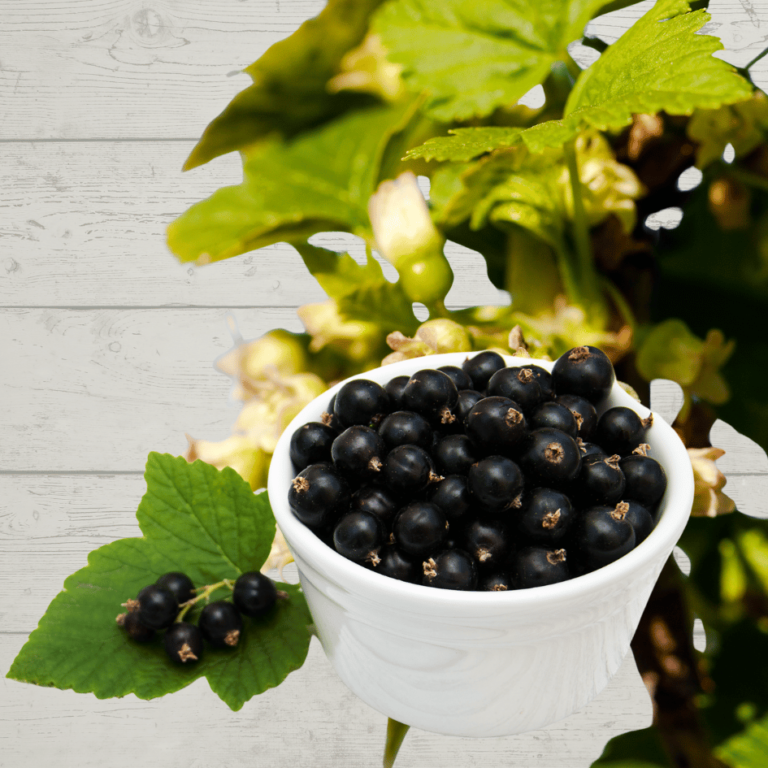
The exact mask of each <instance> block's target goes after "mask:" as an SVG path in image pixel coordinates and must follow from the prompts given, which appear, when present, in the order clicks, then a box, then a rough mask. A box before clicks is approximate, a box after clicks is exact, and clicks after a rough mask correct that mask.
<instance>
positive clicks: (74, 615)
mask: <svg viewBox="0 0 768 768" xmlns="http://www.w3.org/2000/svg"><path fill="white" fill-rule="evenodd" d="M145 477H146V480H147V492H146V494H145V495H144V498H143V499H142V500H141V503H140V505H139V509H138V512H137V515H136V516H137V519H138V522H139V526H140V528H141V530H142V533H143V534H144V535H143V537H142V538H133V539H121V540H120V541H116V542H113V543H112V544H107V545H106V546H104V547H101V548H99V549H97V550H95V551H93V552H91V554H90V555H89V557H88V565H87V567H85V568H83V569H81V570H79V571H77V572H76V573H74V574H72V575H71V576H69V577H68V578H67V579H66V581H65V582H64V591H63V592H61V593H60V594H59V595H58V596H57V597H56V598H55V599H54V600H53V602H52V603H51V605H50V606H49V607H48V610H47V612H46V613H45V615H44V616H43V617H42V619H41V620H40V624H39V626H38V628H37V629H36V630H35V631H34V632H32V634H31V635H30V638H29V640H28V641H27V643H26V644H25V645H24V647H23V648H22V649H21V652H20V653H19V655H18V656H17V657H16V659H15V661H14V662H13V666H12V667H11V669H10V671H9V672H8V677H10V678H12V679H15V680H20V681H23V682H29V683H35V684H37V685H48V686H55V687H57V688H63V689H72V690H74V691H77V692H78V693H94V694H95V695H96V696H97V697H98V698H100V699H103V698H108V697H113V696H118V697H119V696H125V695H126V694H129V693H133V694H135V695H136V696H137V697H138V698H140V699H152V698H156V697H158V696H163V695H165V694H167V693H172V692H173V691H177V690H179V689H181V688H184V687H185V686H187V685H189V684H190V683H192V682H193V681H194V680H197V679H198V678H200V677H206V678H207V679H208V682H209V684H210V686H211V688H212V689H213V690H214V691H215V692H216V693H217V694H218V695H219V696H220V697H221V699H222V700H223V701H224V702H225V703H226V704H227V705H228V706H230V707H231V708H232V709H235V710H237V709H240V708H241V707H242V706H243V704H244V703H245V702H246V701H248V700H249V699H250V698H251V697H252V696H254V695H256V694H258V693H262V692H263V691H265V690H267V689H268V688H271V687H274V686H276V685H278V684H279V683H280V682H282V680H283V679H284V678H285V677H286V675H287V674H288V673H289V672H291V671H292V670H294V669H298V667H300V666H301V665H302V663H303V662H304V659H305V658H306V654H307V650H308V648H309V639H310V635H309V632H308V629H307V627H308V625H309V624H310V623H311V621H312V619H311V616H310V614H309V611H308V609H307V605H306V602H305V600H304V596H303V595H302V593H301V590H300V588H299V587H298V586H291V585H287V584H280V585H279V588H280V589H282V590H284V591H286V592H287V593H288V595H289V596H288V598H287V599H282V600H278V604H277V606H276V607H275V610H274V612H273V613H271V614H270V615H269V616H268V617H266V618H264V619H262V620H253V619H248V618H245V617H244V629H243V633H242V635H241V640H240V642H239V643H238V645H237V647H236V648H234V649H227V650H217V649H214V648H211V647H206V649H205V653H204V655H203V657H202V658H201V659H200V661H198V662H197V663H195V664H194V665H191V666H186V665H179V664H174V663H173V662H172V661H171V660H170V659H169V658H168V657H167V655H166V653H165V651H164V649H163V647H162V638H156V639H155V640H154V641H153V642H151V643H148V644H139V643H135V642H133V641H131V640H130V639H129V638H128V635H127V634H126V633H125V631H124V630H122V629H121V628H120V627H119V626H118V625H117V624H116V623H115V617H116V615H117V614H118V613H120V611H121V604H122V603H124V602H125V601H126V600H127V599H129V598H134V597H135V596H136V594H137V593H138V592H139V590H140V589H142V588H143V587H145V586H146V585H148V584H152V583H154V582H155V580H156V579H157V578H158V577H159V576H161V575H162V574H163V573H166V572H168V571H182V572H184V573H186V574H187V575H188V576H189V577H190V578H191V579H192V581H193V582H194V583H195V584H197V585H203V584H208V583H218V582H219V581H221V580H222V579H225V578H229V579H236V578H237V577H238V576H239V575H240V574H241V573H244V572H246V571H254V570H258V569H259V568H260V567H261V566H262V565H263V564H264V562H265V560H266V558H267V555H268V554H269V550H270V545H271V543H272V539H273V538H274V534H275V521H274V517H273V516H272V511H271V509H270V506H269V502H268V500H267V495H266V493H261V494H259V495H254V494H253V492H252V491H251V489H250V487H249V486H248V484H247V483H246V482H245V481H244V480H243V479H242V478H241V477H240V476H239V475H238V474H237V473H236V472H235V471H234V470H232V469H229V468H226V469H224V470H222V471H219V470H217V469H215V468H214V467H212V466H210V465H209V464H205V463H203V462H201V461H196V462H195V463H194V464H189V463H187V461H186V460H185V459H183V458H176V457H172V456H168V455H161V454H157V453H151V454H150V455H149V459H148V461H147V469H146V474H145ZM227 592H228V590H226V589H223V590H222V592H221V593H219V594H215V595H214V596H215V597H216V598H224V597H226V593H227Z"/></svg>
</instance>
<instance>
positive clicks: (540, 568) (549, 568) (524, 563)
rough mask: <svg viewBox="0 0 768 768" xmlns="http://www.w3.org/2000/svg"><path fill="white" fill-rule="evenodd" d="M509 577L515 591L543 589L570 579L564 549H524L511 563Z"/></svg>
mask: <svg viewBox="0 0 768 768" xmlns="http://www.w3.org/2000/svg"><path fill="white" fill-rule="evenodd" d="M510 577H511V580H512V584H513V585H514V587H515V589H530V588H532V587H545V586H547V585H548V584H558V583H560V582H562V581H567V580H568V579H570V578H571V572H570V569H569V568H568V555H567V552H566V551H565V549H562V548H561V549H546V548H545V547H525V548H524V549H521V550H520V551H519V552H517V554H516V555H515V556H514V558H513V559H512V561H511V567H510Z"/></svg>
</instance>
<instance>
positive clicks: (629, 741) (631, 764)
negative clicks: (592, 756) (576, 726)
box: [592, 727, 670, 768]
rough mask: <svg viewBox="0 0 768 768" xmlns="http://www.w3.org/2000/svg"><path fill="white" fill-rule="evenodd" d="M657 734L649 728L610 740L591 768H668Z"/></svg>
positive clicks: (667, 761) (653, 729)
mask: <svg viewBox="0 0 768 768" xmlns="http://www.w3.org/2000/svg"><path fill="white" fill-rule="evenodd" d="M669 765H670V763H669V760H668V758H667V755H666V752H665V751H664V747H663V745H662V743H661V738H660V737H659V732H658V731H657V730H656V729H655V728H653V727H651V728H644V729H643V730H641V731H630V732H629V733H623V734H621V736H616V737H615V738H613V739H611V740H610V741H609V742H608V743H607V744H606V745H605V749H604V750H603V754H602V755H600V757H599V758H598V759H597V760H596V761H595V762H594V763H592V768H669Z"/></svg>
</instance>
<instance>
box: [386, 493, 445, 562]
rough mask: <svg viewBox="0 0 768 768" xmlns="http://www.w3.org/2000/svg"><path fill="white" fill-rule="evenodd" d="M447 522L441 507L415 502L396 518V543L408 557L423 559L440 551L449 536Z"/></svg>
mask: <svg viewBox="0 0 768 768" xmlns="http://www.w3.org/2000/svg"><path fill="white" fill-rule="evenodd" d="M447 522H448V521H447V520H446V517H445V515H444V514H443V513H442V511H441V510H440V508H439V507H437V506H436V505H435V504H431V503H430V502H428V501H414V502H412V503H410V504H409V505H408V506H407V507H403V509H401V510H400V512H399V513H398V515H397V517H396V518H395V522H394V525H393V526H392V532H393V533H394V535H395V543H396V544H397V546H398V547H399V548H400V549H401V550H402V551H403V552H404V553H405V554H407V555H411V556H413V557H423V556H426V555H429V554H430V553H432V552H435V551H436V550H438V549H440V547H441V545H442V544H443V542H444V541H445V539H446V537H447V534H448V527H447Z"/></svg>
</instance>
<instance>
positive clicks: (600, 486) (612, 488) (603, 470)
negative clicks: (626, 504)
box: [576, 454, 626, 506]
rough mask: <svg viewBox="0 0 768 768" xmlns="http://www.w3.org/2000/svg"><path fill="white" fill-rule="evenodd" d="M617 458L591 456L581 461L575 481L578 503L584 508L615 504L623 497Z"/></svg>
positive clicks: (614, 456)
mask: <svg viewBox="0 0 768 768" xmlns="http://www.w3.org/2000/svg"><path fill="white" fill-rule="evenodd" d="M619 458H620V457H619V456H618V455H617V454H614V455H613V456H607V457H602V456H591V457H589V458H587V459H582V462H581V472H580V473H579V476H578V478H577V480H576V488H577V491H576V494H577V496H578V501H579V502H580V503H582V504H584V505H586V506H598V505H605V504H615V503H616V502H617V501H619V499H621V498H623V496H624V486H625V484H626V481H625V480H624V473H623V472H622V471H621V468H620V467H619Z"/></svg>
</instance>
